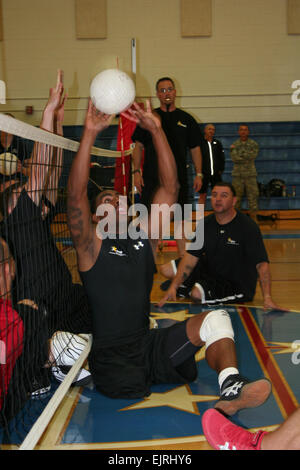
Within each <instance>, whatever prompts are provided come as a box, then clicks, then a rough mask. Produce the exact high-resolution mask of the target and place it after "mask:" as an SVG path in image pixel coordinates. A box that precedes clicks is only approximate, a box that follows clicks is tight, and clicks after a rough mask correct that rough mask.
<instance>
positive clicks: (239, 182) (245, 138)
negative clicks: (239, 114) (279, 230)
mask: <svg viewBox="0 0 300 470" xmlns="http://www.w3.org/2000/svg"><path fill="white" fill-rule="evenodd" d="M239 136H240V138H239V139H238V140H236V141H235V142H234V143H233V144H232V145H231V147H230V156H231V159H232V161H233V170H232V184H233V186H234V188H235V191H236V196H237V202H236V206H235V207H236V209H240V208H241V200H242V197H243V194H244V192H246V196H247V199H248V207H249V212H250V215H251V217H253V218H254V219H256V213H257V210H258V194H259V192H258V185H257V173H256V168H255V159H256V157H257V154H258V150H259V146H258V144H257V143H256V142H255V141H254V140H253V139H250V138H249V128H248V126H247V125H246V124H241V125H240V127H239Z"/></svg>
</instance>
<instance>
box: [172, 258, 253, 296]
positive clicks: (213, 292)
mask: <svg viewBox="0 0 300 470" xmlns="http://www.w3.org/2000/svg"><path fill="white" fill-rule="evenodd" d="M180 261H181V258H178V259H176V260H173V261H172V266H173V270H174V273H176V271H177V266H178V264H179V263H180ZM182 286H184V289H182V288H181V289H182V290H184V291H185V292H186V294H189V293H190V292H191V291H192V288H193V287H194V286H196V287H197V288H198V289H199V292H200V294H201V299H202V300H201V303H202V304H205V305H219V304H226V303H236V302H238V303H242V302H249V301H251V300H252V298H250V297H249V295H247V294H246V293H245V292H244V291H243V289H241V286H239V284H238V283H237V282H234V281H231V280H227V279H223V278H222V277H218V276H212V275H211V274H209V273H208V272H207V269H206V267H205V263H204V262H202V259H201V258H199V261H198V263H197V264H196V266H195V268H194V270H193V272H192V273H191V274H190V276H189V277H188V278H187V279H186V280H185V281H184V282H183V283H182Z"/></svg>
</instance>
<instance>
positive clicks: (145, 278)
mask: <svg viewBox="0 0 300 470" xmlns="http://www.w3.org/2000/svg"><path fill="white" fill-rule="evenodd" d="M127 116H129V117H130V118H131V119H134V120H135V122H137V123H138V124H139V125H140V126H142V127H143V128H145V129H147V130H148V131H149V132H150V133H151V136H152V139H153V144H154V146H155V149H156V152H157V154H158V166H159V176H160V178H159V181H160V186H159V188H158V189H157V191H156V194H155V196H154V199H153V205H152V209H153V207H154V204H161V203H164V204H166V205H167V206H171V205H172V204H174V203H175V202H176V200H177V193H178V181H177V170H176V164H175V160H174V157H173V154H172V152H171V149H170V146H169V144H168V141H167V139H166V136H165V134H164V132H163V130H162V128H161V123H160V120H159V119H158V118H157V117H156V116H155V115H154V114H152V112H151V109H150V103H147V110H146V111H143V110H142V109H141V108H140V107H139V106H138V105H137V104H134V106H133V109H132V110H131V111H129V112H128V114H127ZM112 118H113V116H108V115H106V114H103V113H101V112H100V111H97V110H96V108H95V107H94V106H93V104H92V102H91V101H90V102H89V105H88V110H87V113H86V118H85V124H84V130H83V135H82V138H81V142H80V146H79V150H78V152H77V154H76V156H75V158H74V160H73V163H72V167H71V171H70V174H69V180H68V204H67V213H68V226H69V229H70V233H71V236H72V239H73V242H74V246H75V249H76V252H77V260H78V268H79V272H80V275H81V279H82V282H83V285H84V288H85V289H86V292H87V295H88V298H89V301H90V305H91V309H92V325H93V328H92V334H93V344H92V349H91V352H90V355H89V367H90V371H91V373H92V377H93V382H94V384H95V386H96V388H97V390H98V391H100V392H101V393H103V394H105V395H107V396H109V397H113V398H137V397H145V396H148V395H149V394H150V393H151V385H152V384H155V383H188V382H191V381H193V380H195V378H196V376H197V367H196V363H195V358H194V355H195V353H196V352H197V351H198V350H199V349H200V348H201V347H203V346H206V360H207V362H208V364H209V365H210V367H212V368H213V369H214V370H215V371H216V373H217V374H218V380H219V384H220V389H221V397H220V400H219V401H218V403H217V405H216V406H217V407H218V408H219V409H222V410H223V411H224V412H226V413H227V414H229V415H231V414H234V413H236V412H237V411H238V410H239V409H241V408H248V407H253V406H259V405H261V404H262V403H264V401H265V400H266V399H267V398H268V396H269V394H270V391H271V384H270V382H269V381H268V380H267V379H264V378H262V379H260V380H257V381H255V382H249V381H248V380H247V379H244V378H242V377H241V376H240V375H239V371H238V365H237V358H236V351H235V345H234V332H233V329H232V325H231V320H230V317H229V315H228V313H227V312H226V311H225V310H215V311H210V312H209V311H207V312H204V313H202V314H199V315H195V316H193V317H191V318H189V319H188V320H187V321H184V322H179V323H177V324H175V325H173V326H171V327H170V328H162V329H160V328H158V329H149V314H150V293H151V289H152V284H153V276H154V272H155V269H156V268H155V254H156V247H157V243H158V240H159V239H160V238H161V235H162V232H163V229H164V227H163V226H162V223H163V220H164V219H162V218H160V217H158V218H156V219H154V218H153V219H152V210H151V212H150V214H149V218H148V219H147V220H145V221H144V224H143V221H141V227H140V228H141V234H140V237H138V238H137V239H136V238H135V239H133V237H131V236H130V230H129V228H130V227H128V226H127V213H126V211H124V205H123V204H122V201H123V200H122V198H121V196H120V195H119V194H118V193H117V192H116V191H105V192H103V193H101V194H100V195H99V197H98V200H97V203H98V207H97V212H96V214H91V211H90V205H89V201H88V197H87V184H88V178H89V170H90V152H91V148H92V146H93V144H94V141H95V139H96V136H97V134H98V133H99V132H100V131H102V130H103V129H105V128H107V127H108V126H109V124H110V123H111V121H112ZM122 216H123V217H122ZM93 219H94V220H96V221H97V224H96V226H95V224H94V223H93ZM147 221H148V224H146V222H147ZM111 222H115V224H113V223H111ZM123 222H124V223H123ZM110 223H111V224H110ZM164 223H166V222H164ZM147 226H148V228H146V227H147ZM112 227H113V229H112ZM105 229H106V230H105ZM114 232H115V233H114ZM154 233H155V234H156V235H155V236H154V235H153V234H154ZM143 234H145V235H146V236H143ZM133 286H134V288H133Z"/></svg>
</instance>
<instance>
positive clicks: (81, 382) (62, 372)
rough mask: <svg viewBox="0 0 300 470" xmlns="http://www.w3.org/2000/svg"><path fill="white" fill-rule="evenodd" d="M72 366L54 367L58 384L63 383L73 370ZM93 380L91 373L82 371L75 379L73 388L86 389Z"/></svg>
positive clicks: (53, 371) (53, 372) (54, 374)
mask: <svg viewBox="0 0 300 470" xmlns="http://www.w3.org/2000/svg"><path fill="white" fill-rule="evenodd" d="M71 368H72V366H53V367H52V374H53V376H54V378H55V379H56V380H57V381H58V382H63V381H64V380H65V378H66V376H67V374H68V372H69V371H70V370H71ZM91 380H92V375H91V373H90V372H89V371H88V370H86V369H80V371H79V372H78V374H77V375H76V377H75V378H74V379H73V382H72V384H71V387H84V386H86V385H88V384H89V383H90V382H91Z"/></svg>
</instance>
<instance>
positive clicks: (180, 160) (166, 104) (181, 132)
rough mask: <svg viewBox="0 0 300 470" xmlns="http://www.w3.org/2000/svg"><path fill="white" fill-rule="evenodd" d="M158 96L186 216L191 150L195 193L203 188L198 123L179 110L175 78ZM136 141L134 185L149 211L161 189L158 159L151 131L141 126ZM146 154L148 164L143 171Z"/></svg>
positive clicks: (164, 82) (159, 86) (164, 81)
mask: <svg viewBox="0 0 300 470" xmlns="http://www.w3.org/2000/svg"><path fill="white" fill-rule="evenodd" d="M156 94H157V97H158V99H159V101H160V107H159V108H156V109H155V110H154V112H155V113H157V114H158V115H159V117H160V119H161V125H162V128H163V130H164V132H165V134H166V137H167V139H168V142H169V145H170V147H171V150H172V152H173V155H174V158H175V161H176V166H177V174H178V181H179V184H180V190H179V194H178V203H179V204H180V206H181V208H182V213H183V209H184V204H188V202H189V186H188V171H187V152H188V150H189V151H190V152H191V156H192V160H193V164H194V167H195V174H196V175H195V178H194V185H193V188H194V190H195V191H199V190H200V188H201V185H202V157H201V150H200V137H201V133H200V129H199V126H198V124H197V122H196V120H195V119H194V118H193V117H192V116H191V115H190V114H188V113H187V112H186V111H183V110H182V109H180V108H177V107H176V104H175V99H176V88H175V84H174V81H173V80H172V79H171V78H169V77H163V78H160V79H159V80H158V81H157V83H156ZM132 140H133V142H135V148H134V150H133V153H132V159H133V173H134V185H135V187H136V188H137V190H138V192H139V193H140V194H141V203H142V204H145V205H146V206H147V207H148V208H149V207H150V204H151V202H152V198H153V196H154V194H155V191H156V189H157V187H158V186H159V175H158V162H157V155H156V152H155V149H154V147H153V143H152V138H151V134H150V133H149V132H148V131H147V130H145V129H142V128H141V127H140V126H137V127H136V129H135V131H134V133H133V135H132ZM143 154H144V162H143V170H142V158H143ZM183 215H184V213H183ZM186 216H189V214H186ZM176 241H177V246H178V251H179V256H183V254H184V245H185V240H184V239H181V238H178V239H177V240H176Z"/></svg>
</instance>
